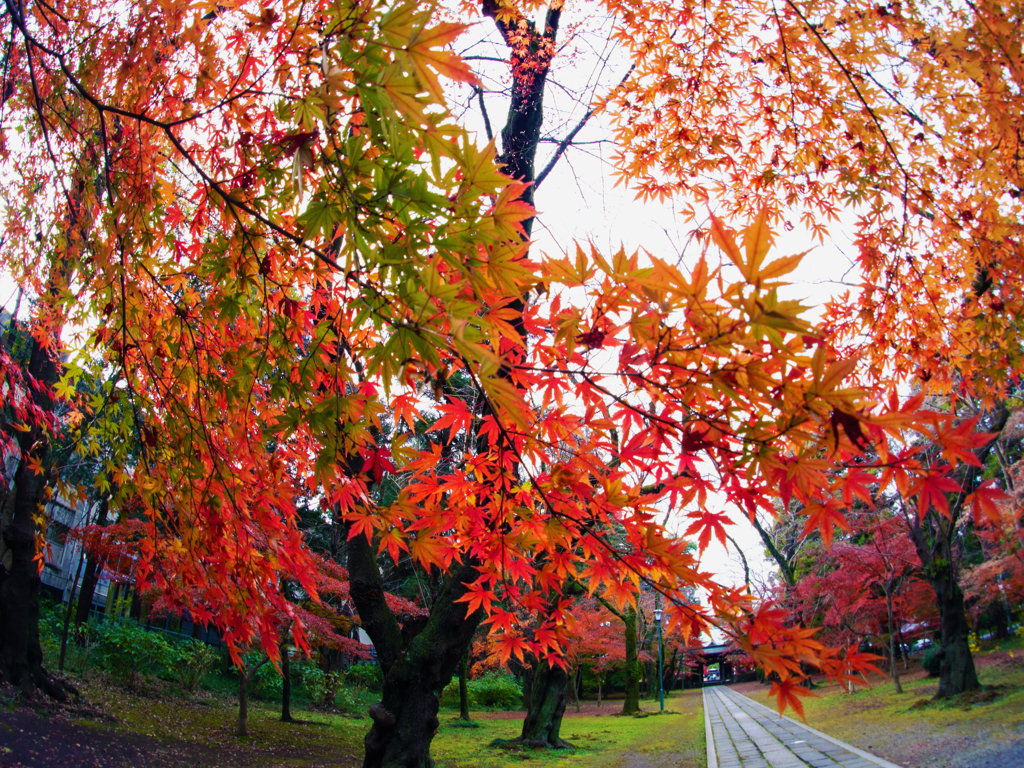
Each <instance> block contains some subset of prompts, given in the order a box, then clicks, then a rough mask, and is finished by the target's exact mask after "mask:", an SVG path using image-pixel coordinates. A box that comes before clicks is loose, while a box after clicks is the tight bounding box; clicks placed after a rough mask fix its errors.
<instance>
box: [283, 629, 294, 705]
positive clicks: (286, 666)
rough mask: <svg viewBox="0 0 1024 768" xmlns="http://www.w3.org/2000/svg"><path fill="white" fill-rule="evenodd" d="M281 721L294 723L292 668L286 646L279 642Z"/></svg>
mask: <svg viewBox="0 0 1024 768" xmlns="http://www.w3.org/2000/svg"><path fill="white" fill-rule="evenodd" d="M281 722H282V723H294V722H295V718H294V717H292V670H291V661H290V660H289V658H288V648H287V647H286V646H285V644H284V643H281Z"/></svg>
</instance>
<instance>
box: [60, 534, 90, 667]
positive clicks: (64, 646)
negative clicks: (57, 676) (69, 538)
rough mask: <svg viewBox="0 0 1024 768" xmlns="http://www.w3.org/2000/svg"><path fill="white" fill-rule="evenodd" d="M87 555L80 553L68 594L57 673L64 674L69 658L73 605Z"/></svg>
mask: <svg viewBox="0 0 1024 768" xmlns="http://www.w3.org/2000/svg"><path fill="white" fill-rule="evenodd" d="M84 555H85V553H84V552H81V551H79V553H78V565H77V566H76V567H75V578H74V580H73V581H72V582H71V590H70V591H69V592H68V604H67V605H66V606H65V607H64V628H63V631H62V632H61V633H60V661H59V662H58V663H57V671H58V672H60V673H61V674H63V673H64V660H65V659H67V656H68V630H69V629H70V628H71V604H72V603H73V602H75V592H76V590H77V589H78V579H79V577H80V576H81V575H82V561H83V560H84V559H85V557H84Z"/></svg>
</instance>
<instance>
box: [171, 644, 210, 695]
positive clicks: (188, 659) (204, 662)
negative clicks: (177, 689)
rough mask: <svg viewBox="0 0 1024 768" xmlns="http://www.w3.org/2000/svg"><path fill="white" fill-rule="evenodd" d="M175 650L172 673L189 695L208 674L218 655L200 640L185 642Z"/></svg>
mask: <svg viewBox="0 0 1024 768" xmlns="http://www.w3.org/2000/svg"><path fill="white" fill-rule="evenodd" d="M176 650H177V653H178V656H177V659H175V664H174V671H175V673H176V674H177V678H178V682H179V683H181V687H182V689H184V690H186V691H188V692H189V693H191V692H192V691H194V690H195V689H196V688H198V687H199V685H200V684H201V683H202V682H203V680H204V679H205V678H206V676H207V675H208V674H210V671H211V670H212V669H213V666H214V664H216V663H217V661H218V660H219V659H220V654H218V653H217V651H215V650H214V649H213V648H211V647H210V646H208V645H207V644H206V643H204V642H202V641H200V640H186V641H185V642H184V643H182V644H181V645H179V646H178V647H177V649H176Z"/></svg>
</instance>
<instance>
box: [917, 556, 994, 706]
mask: <svg viewBox="0 0 1024 768" xmlns="http://www.w3.org/2000/svg"><path fill="white" fill-rule="evenodd" d="M944 570H952V569H951V568H948V566H947V567H946V568H941V569H939V571H940V574H939V575H938V577H937V578H932V577H930V578H929V579H928V581H929V583H930V584H931V585H932V589H934V590H935V596H936V598H937V602H938V606H939V617H940V625H941V627H942V651H941V658H942V665H941V666H940V668H939V690H938V692H937V693H936V694H935V698H937V699H947V698H950V697H951V696H956V695H958V694H961V693H965V692H967V691H976V690H978V689H979V688H981V683H980V682H979V681H978V673H977V671H976V670H975V668H974V657H973V656H971V647H970V627H969V626H968V624H967V616H966V610H965V606H964V593H963V591H962V590H961V589H960V585H959V584H957V582H956V580H955V579H954V578H952V577H951V575H950V574H948V573H947V574H945V575H943V574H942V573H941V572H942V571H944Z"/></svg>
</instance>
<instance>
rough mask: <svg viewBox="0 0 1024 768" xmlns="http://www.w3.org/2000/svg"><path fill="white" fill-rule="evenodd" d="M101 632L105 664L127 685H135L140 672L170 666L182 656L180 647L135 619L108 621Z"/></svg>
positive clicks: (157, 670) (100, 628)
mask: <svg viewBox="0 0 1024 768" xmlns="http://www.w3.org/2000/svg"><path fill="white" fill-rule="evenodd" d="M97 632H98V640H99V650H100V656H101V658H102V660H103V666H104V667H105V669H106V670H107V671H108V672H110V673H111V674H112V675H114V676H115V677H117V678H120V680H121V681H122V682H124V683H125V684H126V685H129V686H132V685H135V683H136V682H138V678H139V675H143V674H146V673H159V672H162V671H163V670H165V669H170V668H171V667H172V665H173V664H174V663H175V662H176V661H177V659H178V652H177V650H176V649H175V648H174V647H173V646H171V644H170V643H168V642H167V641H166V640H165V639H164V638H163V637H162V636H161V635H160V634H158V633H156V632H147V631H146V630H145V629H144V628H143V627H141V626H140V625H138V624H136V623H135V622H133V621H123V622H122V621H106V622H103V623H102V624H100V625H99V626H98V627H97Z"/></svg>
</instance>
